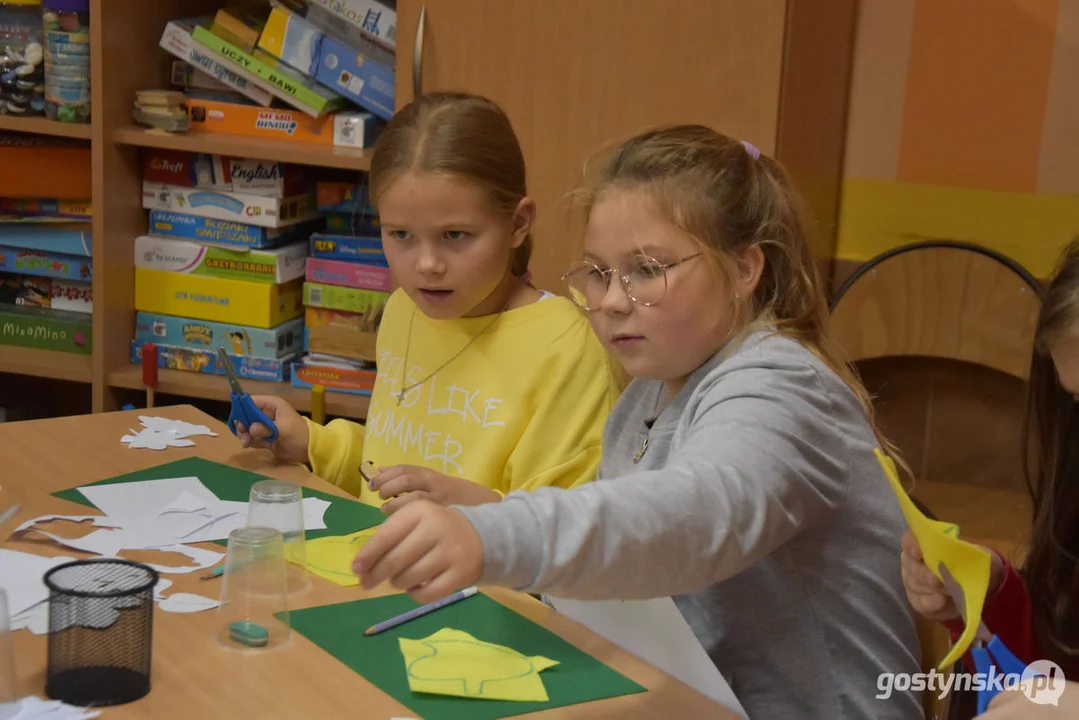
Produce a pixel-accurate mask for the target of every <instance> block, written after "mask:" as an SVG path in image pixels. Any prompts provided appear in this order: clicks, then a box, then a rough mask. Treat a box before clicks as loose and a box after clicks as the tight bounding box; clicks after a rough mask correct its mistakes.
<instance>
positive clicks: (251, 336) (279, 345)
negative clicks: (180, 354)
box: [135, 312, 303, 358]
mask: <svg viewBox="0 0 1079 720" xmlns="http://www.w3.org/2000/svg"><path fill="white" fill-rule="evenodd" d="M135 339H136V340H143V341H145V342H153V343H161V344H162V345H175V346H177V347H189V348H195V349H197V350H217V348H219V347H223V348H225V350H226V351H227V352H228V353H230V354H232V355H247V356H249V357H263V358H284V357H288V356H290V355H295V354H296V353H298V352H300V350H301V349H302V348H303V319H302V318H296V319H295V320H289V321H288V322H285V323H282V324H280V325H278V326H277V327H272V328H256V327H250V326H246V325H230V324H228V323H216V322H207V321H205V320H196V319H195V318H185V317H175V316H173V315H161V314H157V313H147V312H140V313H138V314H137V315H136V316H135Z"/></svg>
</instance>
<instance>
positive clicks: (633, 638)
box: [546, 597, 746, 718]
mask: <svg viewBox="0 0 1079 720" xmlns="http://www.w3.org/2000/svg"><path fill="white" fill-rule="evenodd" d="M546 600H547V601H548V602H549V603H550V604H551V605H552V606H553V607H554V608H555V609H556V610H558V611H559V612H560V613H563V614H564V615H568V616H569V617H570V618H572V619H573V620H576V621H577V622H579V623H581V624H582V625H584V626H586V627H588V628H589V629H590V630H592V631H593V632H596V633H598V634H600V635H602V636H603V637H605V638H607V639H608V640H610V641H611V642H613V643H615V644H617V645H621V646H622V647H623V648H625V649H626V650H628V651H629V652H631V653H633V654H634V655H636V656H637V657H639V658H641V659H642V660H644V661H645V662H647V663H649V664H651V665H654V666H656V667H657V668H659V669H660V670H663V671H664V672H666V673H667V674H668V675H673V676H674V677H676V678H678V679H679V680H681V681H682V682H684V683H685V684H686V685H689V686H690V687H691V688H693V689H694V690H696V691H697V692H699V693H701V694H702V695H706V696H708V697H710V698H711V699H712V700H714V701H716V702H717V703H719V704H720V705H722V706H724V707H726V708H728V709H729V710H731V711H732V712H735V713H737V714H738V715H740V716H742V717H743V718H745V717H746V711H745V710H744V709H743V708H742V704H741V703H740V702H739V701H738V698H737V697H736V696H735V694H734V691H733V690H731V687H730V685H728V684H727V681H726V679H725V678H724V677H723V675H722V674H720V672H719V669H718V668H716V666H715V663H713V662H712V659H711V658H709V657H708V653H706V652H705V651H704V648H703V647H701V644H700V642H698V640H697V638H696V636H695V635H694V634H693V630H692V629H690V627H689V624H688V623H686V621H685V618H683V617H682V613H681V612H680V611H679V610H678V606H677V605H675V604H674V600H672V599H671V598H669V597H665V598H654V599H651V600H607V601H598V602H597V601H586V600H569V599H565V598H555V597H547V598H546Z"/></svg>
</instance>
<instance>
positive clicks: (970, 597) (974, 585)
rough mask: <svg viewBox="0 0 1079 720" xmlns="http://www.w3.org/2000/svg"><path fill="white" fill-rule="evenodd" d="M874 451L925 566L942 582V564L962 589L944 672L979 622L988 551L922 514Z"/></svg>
mask: <svg viewBox="0 0 1079 720" xmlns="http://www.w3.org/2000/svg"><path fill="white" fill-rule="evenodd" d="M874 452H875V453H876V454H877V460H878V461H879V462H880V465H881V467H882V468H883V469H884V474H885V475H886V476H887V477H888V482H889V483H890V484H891V486H892V490H893V492H895V495H896V497H897V498H898V500H899V507H900V509H901V510H902V511H903V516H904V517H905V518H906V520H907V524H908V525H909V526H910V529H911V531H912V532H913V533H914V536H915V537H916V538H917V539H918V545H919V546H920V547H921V550H922V557H923V558H924V560H925V565H926V567H928V568H929V569H930V570H931V571H932V572H933V574H934V575H936V576H937V577H938V578H940V579H941V580H943V577H941V574H940V566H941V564H943V565H944V566H945V567H946V568H948V572H949V573H951V575H952V577H953V578H955V581H956V582H957V583H958V584H959V587H961V588H962V589H963V595H964V598H965V603H966V608H964V609H963V617H964V618H966V627H965V628H964V629H963V634H962V635H961V636H960V637H959V639H958V640H957V641H956V643H955V645H953V646H952V648H951V650H950V651H949V652H948V654H947V655H946V656H945V657H944V659H943V660H941V661H940V664H939V665H937V669H938V670H944V668H946V667H949V666H951V665H953V664H954V663H955V662H956V661H958V660H959V659H960V658H961V657H963V655H965V654H966V652H967V650H968V649H969V648H970V646H971V644H972V643H973V642H974V637H975V634H976V633H977V631H978V626H979V625H981V622H982V607H983V606H984V604H985V596H986V593H987V592H988V590H989V574H990V569H991V567H992V556H991V555H990V554H989V551H988V550H985V549H984V548H981V547H978V546H977V545H973V544H971V543H968V542H966V541H965V540H960V539H959V537H958V534H959V533H958V529H957V528H956V527H955V526H954V525H952V524H950V523H945V522H941V521H939V520H931V519H930V518H927V517H926V516H925V515H923V514H922V511H921V510H919V509H918V507H917V506H916V505H915V504H914V502H913V501H911V499H910V496H908V495H907V492H906V490H904V489H903V485H902V484H901V483H900V482H899V473H898V471H897V470H896V467H895V463H894V462H893V461H892V459H891V458H890V457H888V456H887V455H885V454H884V453H883V452H881V450H880V449H879V448H874Z"/></svg>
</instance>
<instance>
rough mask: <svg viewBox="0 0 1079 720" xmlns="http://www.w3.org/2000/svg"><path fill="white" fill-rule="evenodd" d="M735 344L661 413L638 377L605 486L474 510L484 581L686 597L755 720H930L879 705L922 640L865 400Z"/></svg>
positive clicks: (759, 346)
mask: <svg viewBox="0 0 1079 720" xmlns="http://www.w3.org/2000/svg"><path fill="white" fill-rule="evenodd" d="M725 352H726V353H727V354H728V355H729V356H727V357H725V356H724V353H723V352H721V353H718V354H717V355H716V356H715V357H713V358H712V359H711V360H709V361H708V362H707V363H705V364H704V365H703V366H701V367H700V368H698V369H697V370H696V371H695V372H694V373H693V375H692V376H690V378H689V380H688V382H687V383H686V385H685V387H684V388H683V389H682V391H681V392H680V393H679V394H678V395H677V396H676V397H675V398H674V399H673V400H672V401H671V402H670V404H668V405H667V406H666V407H665V408H664V409H663V410H662V412H661V413H660V414H659V416H658V417H655V408H656V407H657V406H658V405H659V399H660V393H661V392H662V391H663V389H662V387H661V384H660V383H659V382H657V381H650V380H641V379H637V380H634V381H633V382H632V383H630V385H629V387H628V388H627V389H626V391H625V392H624V393H623V395H622V397H621V398H620V400H619V401H618V404H617V405H616V407H615V409H614V411H613V413H612V415H611V417H610V419H609V421H608V424H607V428H606V433H605V436H604V447H603V461H602V464H601V466H600V477H599V479H598V480H597V481H596V482H593V483H588V484H586V485H583V486H581V487H578V488H575V489H573V490H562V489H556V488H541V489H539V490H536V491H535V492H533V493H524V492H521V493H512V494H510V495H508V496H507V497H506V498H505V500H504V501H503V502H501V503H496V504H490V505H482V506H478V507H469V508H459V509H460V510H461V511H462V512H463V513H464V514H465V515H466V516H467V517H468V519H469V520H470V521H471V523H472V525H473V526H474V527H475V528H476V530H477V532H478V533H479V536H480V538H481V539H482V541H483V547H484V553H485V558H484V569H483V577H482V580H481V582H482V583H486V584H497V585H505V586H510V587H516V588H519V589H522V590H528V591H530V592H549V593H550V594H552V595H555V596H561V597H569V598H578V599H584V600H610V599H626V600H633V599H644V598H651V597H661V596H665V595H672V596H675V601H676V602H677V604H678V607H679V609H680V610H681V612H682V614H683V616H684V617H685V618H686V621H687V622H688V623H689V625H690V627H691V628H692V629H693V631H694V634H695V635H696V637H697V639H698V640H699V641H700V642H701V644H702V645H703V646H704V649H705V650H706V651H707V652H708V654H709V656H710V657H711V658H712V660H713V661H714V662H715V663H716V666H717V667H718V668H719V670H720V672H721V673H722V674H723V676H724V677H725V678H726V679H727V681H728V682H729V683H730V685H731V688H732V689H733V690H734V692H735V694H736V695H737V696H738V699H739V700H740V701H741V703H742V704H743V706H744V707H745V709H746V711H747V712H748V713H749V717H750V718H751V720H788V719H790V720H807V719H814V720H816V719H820V720H825V719H827V720H848V719H852V718H872V719H873V720H893V719H894V720H899V719H903V720H908V719H909V720H914V719H915V718H922V717H923V714H922V710H921V707H920V704H919V703H920V697H919V695H918V694H917V693H902V692H898V691H895V692H893V693H892V695H891V697H890V698H888V699H887V700H878V699H876V697H875V695H876V694H877V693H878V692H880V690H879V689H878V676H879V675H880V674H881V673H886V672H891V673H917V672H920V668H919V660H918V658H919V645H918V636H917V632H916V630H915V625H914V618H913V615H912V611H911V610H910V608H909V605H908V604H907V602H906V599H905V596H904V594H903V586H902V580H901V577H900V568H899V556H900V537H901V536H902V533H903V531H904V529H905V527H906V526H905V523H904V520H903V517H902V514H901V512H900V510H899V504H898V502H897V501H896V498H895V496H894V494H893V493H892V490H891V488H890V486H889V485H888V481H887V479H886V478H885V476H884V474H883V472H882V470H881V468H880V466H879V464H878V462H877V460H876V458H875V456H874V454H873V448H874V447H876V445H877V442H876V439H875V438H874V435H873V432H872V430H871V429H870V427H869V426H868V424H867V422H866V419H865V415H864V413H863V412H862V408H861V406H860V404H859V403H858V400H857V398H856V397H855V395H854V394H853V393H852V392H851V391H850V390H849V389H848V388H847V387H846V385H845V384H844V383H843V382H842V380H841V379H840V378H839V377H838V376H837V375H836V374H835V373H834V372H832V371H831V370H830V369H829V368H828V367H827V366H826V365H825V364H824V363H822V362H821V361H820V360H819V359H817V358H816V356H814V355H813V354H812V353H810V352H809V351H808V350H806V349H805V348H804V347H803V346H802V345H800V344H799V343H797V342H795V341H792V340H790V339H787V338H784V337H780V336H778V335H774V334H771V333H767V332H758V333H756V334H753V335H750V336H749V337H748V338H746V339H745V340H744V341H743V342H742V343H741V344H739V345H737V346H736V347H731V348H728V349H727V350H726V351H725ZM653 418H654V422H652V420H653ZM649 425H651V428H650V429H649ZM646 438H647V441H648V444H647V448H646V451H645V452H644V454H643V455H639V453H640V449H641V446H642V444H643V443H644V441H645V439H646ZM638 455H639V460H638V461H637V462H634V457H635V456H638Z"/></svg>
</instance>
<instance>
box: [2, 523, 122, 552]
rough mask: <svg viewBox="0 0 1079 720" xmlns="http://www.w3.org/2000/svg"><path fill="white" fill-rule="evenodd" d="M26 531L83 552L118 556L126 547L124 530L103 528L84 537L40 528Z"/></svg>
mask: <svg viewBox="0 0 1079 720" xmlns="http://www.w3.org/2000/svg"><path fill="white" fill-rule="evenodd" d="M23 532H24V533H37V534H38V535H44V536H45V537H47V538H49V539H50V540H52V541H53V542H56V543H59V544H60V545H64V546H65V547H69V548H72V549H73V550H81V551H83V552H88V553H93V554H95V555H101V556H102V557H116V556H117V553H119V552H120V550H122V549H123V548H124V540H125V538H126V536H125V534H124V531H123V530H110V529H101V530H95V531H93V532H92V533H89V534H87V535H83V536H82V537H74V538H68V537H63V536H62V535H57V534H55V533H50V532H45V531H44V530H41V529H40V528H28V529H27V530H25V531H23Z"/></svg>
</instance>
